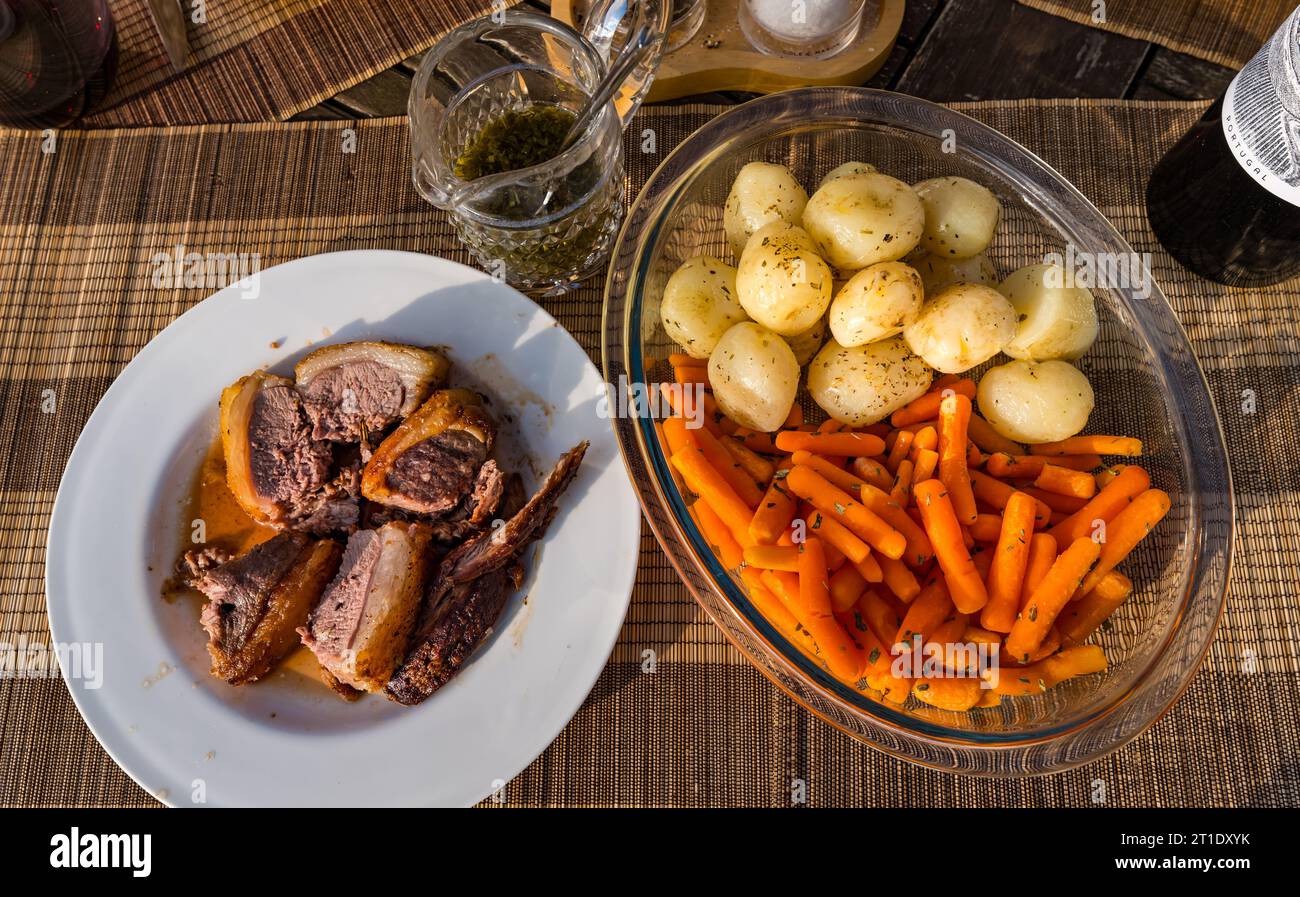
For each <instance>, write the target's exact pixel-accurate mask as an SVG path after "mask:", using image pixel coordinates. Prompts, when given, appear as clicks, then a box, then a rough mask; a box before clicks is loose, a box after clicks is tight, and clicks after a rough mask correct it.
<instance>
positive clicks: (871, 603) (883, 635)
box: [858, 589, 903, 645]
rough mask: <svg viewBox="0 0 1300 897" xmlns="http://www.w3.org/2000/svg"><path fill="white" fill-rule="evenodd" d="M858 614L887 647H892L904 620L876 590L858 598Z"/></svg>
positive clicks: (868, 590)
mask: <svg viewBox="0 0 1300 897" xmlns="http://www.w3.org/2000/svg"><path fill="white" fill-rule="evenodd" d="M858 614H859V615H860V616H861V617H862V619H864V620H865V621H866V623H867V625H868V626H870V627H871V631H872V632H874V633H875V634H876V636H877V638H879V639H880V640H881V641H882V642H884V643H885V644H886V645H892V644H893V643H894V639H896V638H897V637H898V627H899V626H901V625H902V623H903V620H902V618H901V617H899V616H898V613H897V611H895V610H894V608H893V606H892V605H890V603H889V602H888V601H886V600H885V599H884V598H882V597H880V593H879V592H877V591H876V590H875V589H867V590H866V591H864V592H863V593H862V595H861V596H860V597H859V598H858Z"/></svg>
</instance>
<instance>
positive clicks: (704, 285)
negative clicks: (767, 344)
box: [659, 255, 747, 358]
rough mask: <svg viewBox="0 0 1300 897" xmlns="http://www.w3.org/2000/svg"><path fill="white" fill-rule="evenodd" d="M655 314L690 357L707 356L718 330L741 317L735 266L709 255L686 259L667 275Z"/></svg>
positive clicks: (729, 325)
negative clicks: (666, 282)
mask: <svg viewBox="0 0 1300 897" xmlns="http://www.w3.org/2000/svg"><path fill="white" fill-rule="evenodd" d="M659 317H660V319H661V320H662V321H663V324H664V330H665V331H666V332H667V333H668V335H669V336H670V337H672V339H673V340H675V341H676V342H678V343H680V344H681V346H682V347H683V348H684V349H685V350H686V352H687V354H688V355H690V356H691V357H692V358H708V357H709V353H710V352H712V351H713V347H714V346H716V345H717V344H718V340H720V339H722V334H724V333H726V332H727V329H728V328H730V327H731V325H733V324H739V323H740V322H741V321H743V320H745V319H746V317H747V315H746V314H745V310H744V309H743V308H741V307H740V303H739V302H737V301H736V269H735V268H733V267H731V266H730V265H728V264H727V263H726V262H723V261H721V260H719V259H716V258H714V257H713V256H711V255H697V256H696V257H695V258H693V259H688V260H687V261H685V262H683V263H682V266H681V267H680V268H678V269H677V270H676V271H674V272H673V276H672V277H670V278H668V284H667V285H666V286H665V287H664V295H663V301H662V302H661V303H660V306H659Z"/></svg>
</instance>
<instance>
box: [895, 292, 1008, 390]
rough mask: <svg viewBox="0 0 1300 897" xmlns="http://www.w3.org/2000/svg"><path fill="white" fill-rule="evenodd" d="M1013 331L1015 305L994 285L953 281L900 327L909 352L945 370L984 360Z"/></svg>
mask: <svg viewBox="0 0 1300 897" xmlns="http://www.w3.org/2000/svg"><path fill="white" fill-rule="evenodd" d="M1015 335H1016V310H1015V309H1014V308H1012V307H1011V302H1010V301H1008V299H1007V297H1005V296H1003V295H1002V294H1001V293H999V292H998V291H997V290H995V289H993V288H992V287H986V286H982V285H980V284H974V283H957V284H953V285H952V286H950V287H948V288H947V289H946V290H942V291H940V293H939V294H938V295H937V296H933V297H931V298H929V299H927V300H926V303H925V305H923V306H922V307H921V314H920V315H918V316H917V318H916V320H915V321H913V322H912V323H911V324H909V325H907V327H906V328H904V329H903V336H904V338H905V339H906V340H907V344H908V345H909V346H911V347H912V351H913V352H915V353H916V354H917V355H920V356H921V357H922V358H924V359H925V361H926V363H927V364H929V365H930V366H931V367H933V368H935V369H937V370H940V371H943V372H944V373H945V374H960V373H961V372H962V371H968V370H970V369H971V368H973V367H975V365H977V364H981V363H983V362H985V361H988V360H989V359H990V358H992V357H993V356H994V355H996V354H998V353H999V352H1001V351H1002V347H1003V346H1005V345H1006V344H1007V343H1009V342H1011V340H1012V339H1013V338H1014V337H1015Z"/></svg>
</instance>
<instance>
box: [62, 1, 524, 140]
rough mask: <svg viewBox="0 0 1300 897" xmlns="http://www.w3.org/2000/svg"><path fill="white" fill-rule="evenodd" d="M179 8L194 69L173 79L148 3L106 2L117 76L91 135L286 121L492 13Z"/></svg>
mask: <svg viewBox="0 0 1300 897" xmlns="http://www.w3.org/2000/svg"><path fill="white" fill-rule="evenodd" d="M511 2H513V0H511ZM181 7H182V9H184V10H186V11H187V15H186V23H187V25H186V31H187V35H188V37H189V43H190V60H189V64H188V66H187V67H186V68H185V70H184V71H183V72H180V73H179V74H178V73H176V72H173V71H172V68H171V64H170V63H169V62H168V60H167V52H166V50H164V49H163V44H162V39H161V38H160V37H159V36H158V32H157V29H156V28H155V27H154V22H153V18H152V17H151V16H150V14H149V6H148V4H147V3H146V2H145V0H110V3H109V10H110V12H111V13H112V15H113V21H114V24H115V26H116V28H117V32H118V47H119V62H118V73H117V78H116V80H115V81H114V83H113V88H112V91H111V92H110V94H109V96H108V97H106V98H105V99H104V101H103V102H102V103H100V104H99V106H98V107H97V108H96V109H95V110H94V111H93V112H92V113H91V114H90V115H89V116H87V118H86V120H85V125H86V126H87V127H96V128H103V127H117V126H136V125H183V124H204V123H207V122H249V121H273V120H278V119H285V118H288V117H289V116H291V115H293V114H294V113H296V112H301V111H302V110H303V109H307V108H310V107H311V106H314V105H316V104H317V103H319V102H320V101H321V100H324V99H328V98H329V97H332V96H334V95H335V94H337V93H339V92H340V91H342V90H344V89H346V88H348V87H351V86H352V85H353V84H356V83H358V82H360V81H364V80H365V79H366V78H369V77H371V76H372V75H375V74H376V73H378V72H381V71H383V70H384V69H387V68H390V67H391V66H393V65H395V64H397V63H398V62H400V61H401V60H403V59H405V58H407V57H408V56H412V55H414V54H416V53H418V52H420V51H421V50H424V49H426V48H428V47H430V46H432V45H433V43H434V41H436V40H437V39H438V38H439V37H441V36H442V35H443V34H445V33H447V32H448V31H450V30H451V29H452V28H454V27H456V26H457V25H460V24H461V23H463V22H468V21H469V20H470V19H474V18H477V17H479V16H482V15H484V14H486V13H488V12H490V11H491V10H492V8H493V0H435V2H427V0H205V2H204V3H203V4H202V5H201V7H202V12H201V13H199V12H198V9H199V7H198V6H196V4H195V3H194V2H192V0H182V2H181ZM196 18H199V19H202V20H203V21H195V19H196Z"/></svg>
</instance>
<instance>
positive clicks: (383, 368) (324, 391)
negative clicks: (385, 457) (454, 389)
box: [294, 340, 451, 442]
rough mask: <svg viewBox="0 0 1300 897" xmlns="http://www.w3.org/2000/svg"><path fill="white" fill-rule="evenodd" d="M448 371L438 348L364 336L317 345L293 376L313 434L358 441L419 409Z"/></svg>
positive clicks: (440, 384) (320, 436)
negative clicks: (359, 339) (345, 341)
mask: <svg viewBox="0 0 1300 897" xmlns="http://www.w3.org/2000/svg"><path fill="white" fill-rule="evenodd" d="M450 370H451V362H450V361H448V360H447V356H445V355H443V354H442V353H441V352H436V351H433V350H431V349H420V348H417V347H415V346H404V345H400V344H398V343H385V342H377V341H369V340H367V341H361V342H355V343H342V344H341V345H337V346H325V347H324V348H321V349H317V350H316V351H315V352H312V353H311V354H310V355H308V356H307V357H306V358H304V359H303V360H302V361H300V362H298V364H297V366H296V367H295V368H294V376H295V379H296V380H297V384H298V391H299V392H300V393H301V394H302V401H303V407H304V409H305V410H306V412H307V417H308V418H310V420H311V423H312V438H314V439H328V440H331V441H334V442H360V441H362V440H363V437H368V436H369V435H370V434H372V433H376V434H377V433H381V432H383V431H384V430H386V429H388V427H389V426H391V425H392V424H394V423H396V422H397V421H398V420H400V419H401V418H403V417H406V416H407V415H408V414H410V413H411V412H413V411H414V410H415V409H416V408H418V407H420V404H421V403H422V402H424V400H425V399H427V398H428V397H429V393H430V392H431V391H433V390H434V389H438V388H439V387H441V386H443V385H444V384H445V383H446V382H447V374H448V372H449V371H450Z"/></svg>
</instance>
